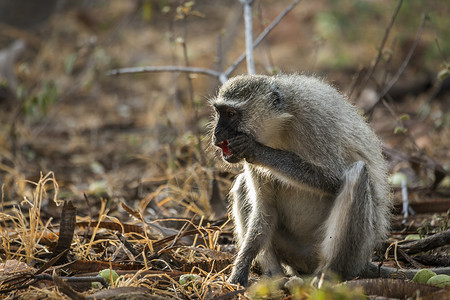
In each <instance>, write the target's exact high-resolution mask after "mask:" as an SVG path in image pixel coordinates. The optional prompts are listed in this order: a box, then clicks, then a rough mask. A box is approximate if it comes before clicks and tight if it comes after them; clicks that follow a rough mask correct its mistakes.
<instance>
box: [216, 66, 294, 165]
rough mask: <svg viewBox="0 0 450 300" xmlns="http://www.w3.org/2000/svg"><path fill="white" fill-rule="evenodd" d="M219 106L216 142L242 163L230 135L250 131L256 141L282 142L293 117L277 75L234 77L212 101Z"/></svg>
mask: <svg viewBox="0 0 450 300" xmlns="http://www.w3.org/2000/svg"><path fill="white" fill-rule="evenodd" d="M211 102H212V103H211V104H212V106H213V107H214V109H215V115H214V119H213V122H212V125H213V131H212V143H213V145H215V146H216V147H219V148H220V149H221V150H222V157H223V159H224V160H225V161H226V162H228V163H238V162H240V161H241V160H242V158H241V156H239V155H233V153H232V151H231V150H230V148H229V147H228V142H229V140H230V139H232V138H234V137H237V136H239V135H246V136H247V137H248V138H250V139H251V140H253V141H256V142H258V143H260V144H264V145H266V146H271V147H275V148H276V146H277V145H278V144H280V143H279V140H280V139H281V132H282V131H283V126H284V124H285V123H286V122H287V121H289V119H290V118H291V117H292V116H291V115H290V114H288V113H286V112H285V109H284V108H285V97H284V95H283V93H282V91H281V89H280V88H279V87H278V85H277V83H276V82H275V81H274V80H273V78H271V77H269V76H261V75H244V76H237V77H234V78H231V79H230V80H228V81H227V82H225V83H224V84H223V86H222V87H221V88H220V90H219V93H218V96H217V97H216V98H215V99H212V101H211Z"/></svg>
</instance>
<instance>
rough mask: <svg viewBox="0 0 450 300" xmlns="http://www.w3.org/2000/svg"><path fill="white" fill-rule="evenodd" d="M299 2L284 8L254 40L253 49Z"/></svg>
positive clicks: (296, 1) (240, 60)
mask: <svg viewBox="0 0 450 300" xmlns="http://www.w3.org/2000/svg"><path fill="white" fill-rule="evenodd" d="M300 1H302V0H294V1H293V2H292V3H291V4H290V5H289V6H288V7H286V9H285V10H283V11H282V12H281V13H280V14H279V15H278V16H277V17H276V18H275V20H273V21H272V23H270V25H269V26H267V28H266V29H265V30H264V31H263V32H261V34H260V35H259V36H258V37H257V38H256V40H255V41H254V42H253V48H256V47H257V46H258V45H259V44H260V43H261V42H262V40H263V39H264V38H265V37H266V36H267V35H268V34H269V33H270V32H271V31H272V30H273V29H274V28H275V26H277V25H278V23H280V21H281V20H282V19H283V18H284V17H285V16H286V15H287V14H288V13H289V12H290V11H291V10H293V9H294V7H295V6H296V5H297V4H298V3H300ZM245 57H246V54H245V53H242V54H241V56H239V58H238V59H237V60H236V61H235V62H234V63H233V65H232V66H231V67H229V68H228V69H227V70H226V71H225V72H224V73H223V74H224V76H225V77H229V76H230V74H231V73H232V72H233V71H234V70H236V68H237V67H238V66H239V64H240V63H241V62H242V61H243V60H244V59H245Z"/></svg>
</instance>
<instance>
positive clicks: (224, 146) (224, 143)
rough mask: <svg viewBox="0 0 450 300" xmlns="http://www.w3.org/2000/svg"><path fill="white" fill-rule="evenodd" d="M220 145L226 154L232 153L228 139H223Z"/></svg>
mask: <svg viewBox="0 0 450 300" xmlns="http://www.w3.org/2000/svg"><path fill="white" fill-rule="evenodd" d="M219 146H220V148H222V151H223V153H225V154H226V155H229V154H230V149H228V141H223V142H222V143H220V145H219Z"/></svg>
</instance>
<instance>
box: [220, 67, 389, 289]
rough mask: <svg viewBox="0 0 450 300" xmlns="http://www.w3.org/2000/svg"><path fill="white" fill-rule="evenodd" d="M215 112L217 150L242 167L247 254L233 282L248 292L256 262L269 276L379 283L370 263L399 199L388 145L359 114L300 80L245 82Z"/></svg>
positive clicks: (327, 90)
mask: <svg viewBox="0 0 450 300" xmlns="http://www.w3.org/2000/svg"><path fill="white" fill-rule="evenodd" d="M211 104H212V106H213V107H214V109H215V115H214V120H213V122H212V125H213V130H212V141H213V144H214V145H215V146H217V147H218V148H220V149H221V150H222V151H221V152H222V157H223V159H224V160H225V161H226V162H227V163H230V164H242V165H243V172H242V173H241V174H240V175H238V176H237V178H236V180H235V182H234V184H233V187H232V189H231V192H230V199H231V202H232V204H231V215H232V218H233V221H234V224H235V236H236V239H237V242H238V248H239V251H238V254H237V258H236V260H235V263H234V267H233V270H232V273H231V276H230V281H231V282H232V283H239V284H241V285H246V284H247V282H248V276H249V272H250V267H251V264H252V262H253V261H254V260H256V261H257V262H258V263H259V265H260V268H261V269H262V271H263V273H264V274H266V275H269V276H274V275H283V274H284V273H285V269H288V270H291V271H292V272H298V273H300V274H320V273H322V272H325V273H326V274H332V273H335V274H338V275H339V276H340V277H341V279H343V280H345V279H351V278H354V277H356V276H361V277H376V276H378V268H377V266H375V265H374V264H372V263H370V258H371V255H372V252H373V250H374V248H375V247H376V245H377V243H378V242H381V241H382V240H384V239H385V238H386V235H387V231H388V227H389V216H390V208H391V198H390V193H389V185H388V175H387V169H386V164H385V160H384V158H383V155H382V153H381V146H380V141H379V140H378V138H377V137H376V136H375V134H374V132H373V131H372V130H371V129H370V127H369V126H368V124H367V123H366V122H365V121H364V119H363V118H362V117H361V116H360V115H359V113H358V111H357V109H356V108H355V107H354V106H352V105H351V104H350V103H349V102H347V101H346V99H345V98H344V97H343V96H342V95H341V94H340V93H339V92H338V91H336V90H335V89H334V88H332V87H331V86H330V85H328V84H326V83H324V82H323V81H321V80H319V79H317V78H314V77H307V76H302V75H277V76H263V75H244V76H237V77H234V78H232V79H230V80H228V81H227V82H226V83H225V84H224V85H223V86H222V87H221V88H220V90H219V92H218V95H217V97H215V98H214V99H213V100H212V101H211ZM386 270H387V269H383V270H382V273H383V274H381V275H384V276H387V275H388V274H389V270H388V271H386ZM394 271H395V270H394Z"/></svg>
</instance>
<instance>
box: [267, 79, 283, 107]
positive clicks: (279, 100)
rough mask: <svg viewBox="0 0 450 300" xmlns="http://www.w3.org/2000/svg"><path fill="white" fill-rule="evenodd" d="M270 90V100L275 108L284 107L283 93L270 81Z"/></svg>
mask: <svg viewBox="0 0 450 300" xmlns="http://www.w3.org/2000/svg"><path fill="white" fill-rule="evenodd" d="M270 90H271V91H272V95H271V97H270V98H271V101H272V104H273V105H274V106H275V107H276V108H279V109H281V108H283V107H284V95H283V93H282V92H281V90H280V88H279V87H278V86H277V85H276V84H275V83H272V84H271V85H270Z"/></svg>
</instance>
